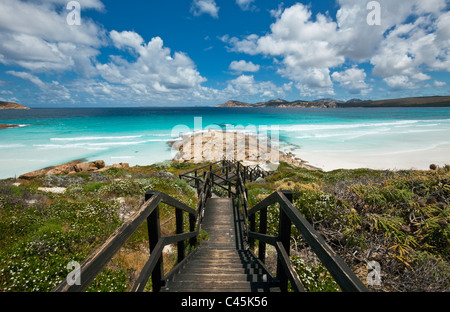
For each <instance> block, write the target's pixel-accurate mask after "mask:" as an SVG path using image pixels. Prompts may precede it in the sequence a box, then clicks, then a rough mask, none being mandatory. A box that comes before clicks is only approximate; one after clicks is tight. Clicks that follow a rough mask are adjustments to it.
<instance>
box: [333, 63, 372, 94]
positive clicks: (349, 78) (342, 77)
mask: <svg viewBox="0 0 450 312" xmlns="http://www.w3.org/2000/svg"><path fill="white" fill-rule="evenodd" d="M331 77H332V78H333V80H334V81H336V82H338V83H339V84H340V85H341V87H344V88H346V89H348V90H349V92H350V93H351V94H367V93H368V92H369V91H370V88H369V86H368V85H367V83H366V82H365V80H366V77H367V75H366V73H365V72H364V70H363V69H359V68H355V67H353V68H349V69H347V70H345V71H342V72H334V73H333V74H332V75H331Z"/></svg>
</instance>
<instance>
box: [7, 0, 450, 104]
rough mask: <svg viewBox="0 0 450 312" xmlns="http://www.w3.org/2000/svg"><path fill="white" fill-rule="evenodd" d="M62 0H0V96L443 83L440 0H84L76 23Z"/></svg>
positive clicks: (221, 95)
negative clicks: (69, 21)
mask: <svg viewBox="0 0 450 312" xmlns="http://www.w3.org/2000/svg"><path fill="white" fill-rule="evenodd" d="M69 2H70V1H66V0H29V1H25V0H2V1H1V2H0V42H1V44H0V100H4V101H13V102H18V103H21V104H24V105H28V106H31V107H59V106H69V107H99V106H108V107H109V106H185V105H216V104H221V103H224V102H226V101H227V100H230V99H233V100H239V101H245V102H250V103H256V102H260V101H266V100H270V99H275V98H283V99H286V100H297V99H304V100H313V99H318V98H325V97H332V98H336V99H340V100H348V99H351V98H361V99H383V98H397V97H409V96H429V95H449V94H450V92H449V91H450V79H449V77H450V75H449V71H450V12H449V8H450V2H449V1H446V0H427V1H419V0H401V1H400V0H397V1H392V0H379V1H372V3H370V4H369V2H371V1H361V0H336V1H325V0H321V1H289V0H286V1H283V2H277V1H269V0H167V1H153V0H152V1H136V0H128V1H116V0H114V1H113V0H109V1H107V0H104V1H101V0H79V1H77V3H79V5H80V8H81V11H80V22H81V25H69V23H68V21H67V16H68V15H69V14H74V13H75V14H76V13H77V11H76V8H75V7H73V6H70V7H69V9H67V5H68V3H69ZM373 3H375V4H373ZM368 4H369V6H368ZM377 19H378V20H377ZM371 21H374V22H375V25H373V23H372V22H371Z"/></svg>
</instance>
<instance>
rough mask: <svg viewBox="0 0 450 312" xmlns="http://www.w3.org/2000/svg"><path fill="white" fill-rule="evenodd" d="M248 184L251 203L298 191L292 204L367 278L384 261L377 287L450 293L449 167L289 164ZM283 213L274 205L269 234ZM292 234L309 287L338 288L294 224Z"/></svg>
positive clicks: (295, 260) (299, 268)
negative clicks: (403, 168) (380, 168)
mask: <svg viewBox="0 0 450 312" xmlns="http://www.w3.org/2000/svg"><path fill="white" fill-rule="evenodd" d="M247 187H248V189H249V191H248V192H249V206H250V207H252V206H253V205H254V204H256V203H257V202H259V201H260V200H262V199H263V198H264V197H265V196H267V195H268V194H271V193H272V192H273V191H275V190H292V191H293V204H294V206H295V207H296V208H297V209H298V210H299V211H300V212H301V213H302V214H303V215H304V216H305V218H306V219H307V220H308V221H309V222H310V223H311V224H312V225H313V226H314V228H315V229H316V230H317V231H318V232H319V233H320V234H321V235H322V236H323V237H324V238H325V240H326V241H327V243H328V244H329V245H330V246H331V247H332V248H333V249H334V250H335V251H336V252H337V253H338V254H339V255H340V256H341V257H342V258H343V259H344V261H345V262H346V263H347V264H348V265H349V266H350V267H351V268H352V269H353V271H354V272H355V273H356V274H357V276H358V277H359V278H360V279H361V280H362V281H363V282H364V283H366V277H367V274H368V272H369V271H368V269H367V263H368V262H370V261H377V262H379V263H380V266H381V278H382V283H381V285H380V286H373V287H371V289H372V290H375V291H449V290H450V263H449V257H450V244H449V242H450V227H449V223H450V206H449V203H450V166H446V167H444V168H438V169H437V170H429V171H378V170H369V169H358V170H336V171H333V172H321V171H309V170H306V169H298V168H292V167H290V166H288V165H286V164H283V165H281V166H280V167H279V168H278V170H277V172H276V173H275V174H274V175H272V176H271V177H269V178H267V179H266V182H263V183H249V184H248V185H247ZM277 218H278V207H277V205H273V207H270V208H269V210H268V220H269V224H270V226H269V230H268V231H269V233H271V234H276V233H277V232H278V229H277V227H278V224H277V222H278V221H277ZM292 238H293V241H294V242H295V243H294V244H293V245H292V257H291V260H292V262H293V263H294V264H295V267H296V269H297V272H298V273H299V276H300V277H301V278H302V281H303V283H304V284H305V287H306V288H307V289H308V290H310V291H333V290H337V289H339V288H338V287H337V285H335V284H334V281H332V279H331V277H330V276H329V274H325V271H324V268H323V265H322V264H321V263H320V262H319V261H318V259H317V257H316V256H315V255H314V254H313V253H312V252H311V250H310V248H309V247H308V246H307V244H306V243H305V242H304V241H303V240H302V238H301V236H300V235H299V233H298V232H297V231H296V229H293V231H292ZM311 276H314V277H315V278H313V279H311V278H308V277H311ZM319 276H320V278H319Z"/></svg>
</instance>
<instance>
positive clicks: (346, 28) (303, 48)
mask: <svg viewBox="0 0 450 312" xmlns="http://www.w3.org/2000/svg"><path fill="white" fill-rule="evenodd" d="M378 2H379V3H380V6H381V10H382V11H381V12H382V15H381V24H380V25H377V26H372V25H369V24H368V23H367V16H368V13H369V12H370V11H369V10H368V9H367V7H366V4H367V3H366V2H361V1H358V0H339V1H338V5H339V9H338V11H337V14H336V18H335V19H333V18H331V17H330V16H328V15H327V14H322V13H318V14H316V15H313V13H312V12H311V10H310V8H309V7H308V6H306V5H303V4H301V3H297V4H294V5H292V6H290V7H287V8H283V7H282V6H280V7H279V8H278V10H273V11H271V14H272V16H273V17H274V18H275V19H276V20H275V22H274V23H273V24H272V25H271V26H270V32H268V33H267V34H265V35H262V36H260V35H256V34H250V35H247V36H246V37H243V38H237V37H229V36H224V37H222V40H223V41H224V42H226V43H227V44H228V49H229V50H230V51H234V52H241V53H246V54H249V55H256V54H263V55H265V56H271V57H273V58H274V62H275V64H276V65H277V66H278V67H279V69H278V73H279V74H281V75H283V76H284V77H286V78H288V79H291V80H292V81H293V82H294V83H295V85H296V87H297V88H298V89H299V90H300V91H302V92H305V91H307V94H314V93H316V94H325V93H327V94H332V93H333V90H332V89H333V81H336V82H338V83H340V84H341V85H342V86H343V87H347V88H348V90H349V92H356V91H358V90H367V86H366V85H365V83H363V80H360V79H359V80H353V81H357V82H350V75H355V77H354V78H356V74H358V75H359V76H361V77H362V74H365V73H363V72H362V70H357V71H356V70H350V71H348V72H346V73H339V72H338V73H337V74H334V77H333V81H332V80H331V77H330V73H331V72H333V71H334V72H336V70H335V69H337V68H339V67H340V66H342V65H344V64H348V63H357V64H358V63H371V64H372V65H373V74H374V75H375V76H379V77H381V78H382V79H383V80H384V81H385V82H386V84H387V85H388V86H389V87H391V89H392V88H393V89H396V90H399V89H403V88H415V87H417V86H418V85H419V84H420V82H421V81H425V80H428V79H425V78H428V77H429V76H426V74H425V73H424V71H426V70H431V71H450V51H449V49H450V45H449V42H450V41H449V40H450V31H449V29H450V27H449V26H450V13H449V12H446V7H447V6H446V5H447V4H446V1H445V0H431V1H429V2H428V1H419V0H404V1H401V2H398V1H389V0H380V1H378Z"/></svg>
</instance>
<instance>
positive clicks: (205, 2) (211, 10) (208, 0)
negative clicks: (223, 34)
mask: <svg viewBox="0 0 450 312" xmlns="http://www.w3.org/2000/svg"><path fill="white" fill-rule="evenodd" d="M219 9H220V8H219V7H218V6H217V4H216V1H215V0H193V2H192V6H191V12H192V13H193V14H194V15H195V16H199V15H202V14H209V15H211V16H212V17H214V18H218V17H219Z"/></svg>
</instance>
